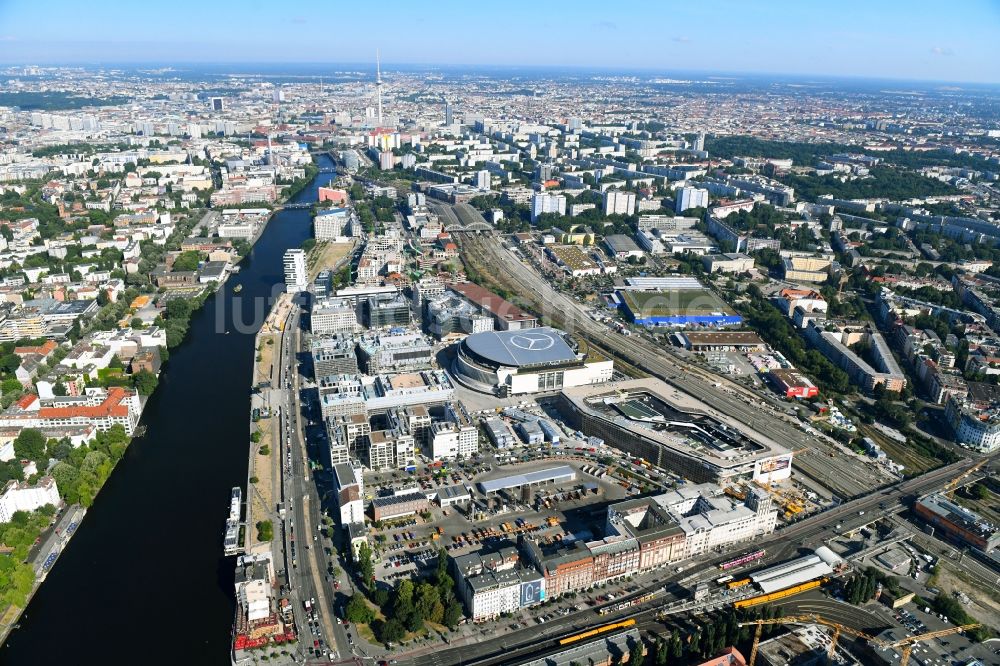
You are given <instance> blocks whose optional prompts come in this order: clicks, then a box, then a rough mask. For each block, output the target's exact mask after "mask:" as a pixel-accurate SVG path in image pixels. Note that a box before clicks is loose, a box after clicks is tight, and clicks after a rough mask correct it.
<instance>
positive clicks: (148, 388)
mask: <svg viewBox="0 0 1000 666" xmlns="http://www.w3.org/2000/svg"><path fill="white" fill-rule="evenodd" d="M159 381H160V380H159V379H158V378H157V376H156V375H154V374H153V373H152V372H150V371H149V370H146V369H145V368H143V369H142V370H140V371H139V372H137V373H135V374H134V375H132V385H133V386H135V389H136V390H137V391H138V392H139V395H152V394H153V391H155V390H156V386H157V384H159Z"/></svg>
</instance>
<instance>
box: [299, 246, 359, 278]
mask: <svg viewBox="0 0 1000 666" xmlns="http://www.w3.org/2000/svg"><path fill="white" fill-rule="evenodd" d="M352 249H354V243H330V242H328V241H321V242H319V243H316V247H314V248H313V249H312V250H311V251H310V252H309V256H308V257H307V258H306V262H307V264H308V266H309V281H310V282H312V281H313V280H315V279H316V276H317V275H319V272H320V271H321V270H323V269H325V268H332V267H333V266H334V265H335V264H336V263H337V262H338V261H340V260H341V259H343V258H344V257H345V256H347V255H348V254H349V253H350V252H351V250H352Z"/></svg>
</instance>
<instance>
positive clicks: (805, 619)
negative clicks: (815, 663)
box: [739, 614, 980, 666]
mask: <svg viewBox="0 0 1000 666" xmlns="http://www.w3.org/2000/svg"><path fill="white" fill-rule="evenodd" d="M774 624H819V625H822V626H825V627H830V628H831V629H833V638H832V639H831V640H830V648H829V650H828V652H827V656H828V657H830V658H831V659H832V658H833V656H834V653H835V652H836V649H837V641H838V640H839V639H840V635H841V634H848V635H850V636H854V637H855V638H861V639H863V640H865V641H868V643H869V644H871V645H875V646H878V647H882V648H899V649H900V661H899V666H907V664H908V663H909V661H910V653H911V652H912V651H913V646H914V645H916V644H917V643H920V642H923V641H929V640H933V639H935V638H941V637H942V636H950V635H951V634H957V633H959V632H962V631H965V630H966V629H975V628H977V627H979V626H980V625H979V624H964V625H962V626H959V627H949V628H947V629H942V630H940V631H931V632H928V633H926V634H920V635H919V636H908V637H906V638H904V639H902V640H898V641H891V642H890V641H883V640H881V639H878V638H876V637H874V636H872V635H870V634H866V633H865V632H863V631H859V630H858V629H852V628H851V627H848V626H845V625H843V624H840V623H839V622H834V621H832V620H828V619H826V618H824V617H820V616H819V615H814V614H813V615H789V616H788V617H781V618H774V619H772V620H747V621H746V622H740V623H739V626H741V627H747V626H751V625H755V626H756V627H757V629H756V630H755V632H754V637H753V647H752V648H751V650H750V659H748V660H747V666H755V663H756V661H757V648H758V647H759V646H760V635H761V633H762V631H763V628H764V625H774Z"/></svg>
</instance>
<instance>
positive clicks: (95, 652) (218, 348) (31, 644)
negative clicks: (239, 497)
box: [0, 156, 332, 666]
mask: <svg viewBox="0 0 1000 666" xmlns="http://www.w3.org/2000/svg"><path fill="white" fill-rule="evenodd" d="M318 164H319V166H321V167H329V166H332V163H331V161H330V160H329V158H327V157H326V156H321V157H320V158H319V160H318ZM330 177H331V176H330V174H323V173H321V174H319V175H317V176H316V178H315V179H314V180H313V182H312V183H311V184H310V186H309V187H307V188H306V189H304V190H303V191H302V192H300V193H299V194H298V195H297V196H296V197H294V198H293V199H292V201H294V202H312V201H316V188H317V187H318V186H319V185H321V184H325V183H326V182H327V181H329V179H330ZM310 235H311V225H310V211H309V210H308V209H307V210H286V211H281V212H279V213H277V214H276V215H275V216H274V217H273V218H272V220H271V221H270V223H269V224H268V226H267V228H266V229H265V230H264V233H263V234H262V235H261V238H260V239H259V240H258V242H257V244H256V245H255V246H254V248H253V250H252V251H251V252H250V255H249V256H248V257H247V258H246V259H245V260H244V261H243V262H242V264H241V265H240V266H241V270H240V272H239V273H238V274H236V275H233V276H232V277H231V278H230V279H229V281H228V282H227V283H226V285H225V286H224V287H223V288H222V289H220V290H219V292H218V293H217V294H216V296H215V297H213V298H210V299H209V300H208V301H207V302H206V304H205V307H204V308H202V309H201V310H200V311H199V312H198V313H196V314H195V315H194V317H193V318H192V320H191V328H190V332H189V334H188V337H187V339H186V341H185V342H184V343H182V344H181V345H180V346H178V347H176V348H175V349H173V350H172V351H171V354H170V360H169V362H168V363H167V365H166V368H165V370H164V372H163V374H162V375H161V377H160V384H159V388H158V389H157V390H156V392H155V394H154V395H153V396H151V397H150V399H149V402H148V404H147V405H146V409H145V412H144V413H143V417H142V423H143V424H145V425H146V426H148V429H147V431H146V434H145V436H143V437H137V438H136V439H135V440H133V442H132V444H131V446H130V447H129V449H128V451H127V452H126V454H125V457H124V458H123V459H122V460H121V462H120V463H119V464H118V466H117V468H116V469H115V471H114V473H113V474H112V475H111V478H110V479H108V481H107V483H106V484H105V486H104V488H103V489H102V490H101V492H100V493H99V494H98V497H97V499H96V500H95V501H94V505H93V506H92V507H91V508H90V510H89V512H88V513H87V516H86V518H85V519H84V521H83V524H82V525H81V527H80V529H79V530H78V531H77V534H76V535H75V536H74V537H73V539H72V540H71V541H70V543H69V546H68V547H67V548H66V550H65V552H63V554H62V556H61V557H60V558H59V560H58V562H57V563H56V565H55V566H54V567H53V569H52V571H51V572H50V573H49V576H48V579H47V580H46V581H45V583H43V584H42V586H41V587H40V588H39V590H38V593H37V594H36V595H35V596H34V598H33V599H32V600H31V602H30V604H29V605H28V608H27V611H26V612H25V615H24V616H23V617H22V619H21V622H20V624H21V626H20V628H19V629H16V630H14V631H13V632H12V633H11V635H10V637H9V638H8V640H7V643H6V645H5V646H4V647H3V648H2V650H0V664H24V665H25V666H27V665H29V664H30V665H35V664H51V663H67V664H124V663H137V664H173V665H176V664H228V663H229V646H230V629H231V626H232V620H233V611H234V609H235V600H234V598H233V577H234V573H233V568H234V566H235V560H234V558H224V557H223V556H222V531H223V526H224V522H225V518H226V515H227V513H228V509H229V494H230V490H231V488H232V487H233V486H240V487H243V486H245V484H246V477H247V452H248V446H249V425H248V419H249V405H250V395H249V390H250V382H251V371H252V363H253V358H254V354H255V350H254V334H255V333H256V330H257V329H258V328H259V326H260V324H261V323H262V321H263V317H264V316H265V314H266V311H267V310H268V309H269V308H270V304H271V301H272V299H273V298H274V296H275V295H276V294H277V293H279V292H280V291H281V287H278V286H276V285H283V282H284V276H283V274H282V266H281V259H282V254H283V253H284V252H285V250H286V249H288V248H289V247H299V246H300V245H301V244H302V241H304V240H305V239H306V238H308V237H309V236H310ZM236 285H243V289H242V291H241V292H240V293H239V294H238V295H237V294H234V293H233V288H234V287H235V286H236ZM226 331H229V332H228V333H227V332H226ZM245 490H246V489H245V488H244V496H245Z"/></svg>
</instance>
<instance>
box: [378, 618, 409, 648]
mask: <svg viewBox="0 0 1000 666" xmlns="http://www.w3.org/2000/svg"><path fill="white" fill-rule="evenodd" d="M375 630H376V632H375V636H376V637H377V638H378V639H379V640H380V641H382V642H383V643H398V642H399V641H401V640H402V639H403V636H405V635H406V629H405V628H404V627H403V623H402V622H400V621H399V620H397V619H395V618H393V619H391V620H386V621H384V622H379V623H378V624H377V626H376V627H375Z"/></svg>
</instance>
